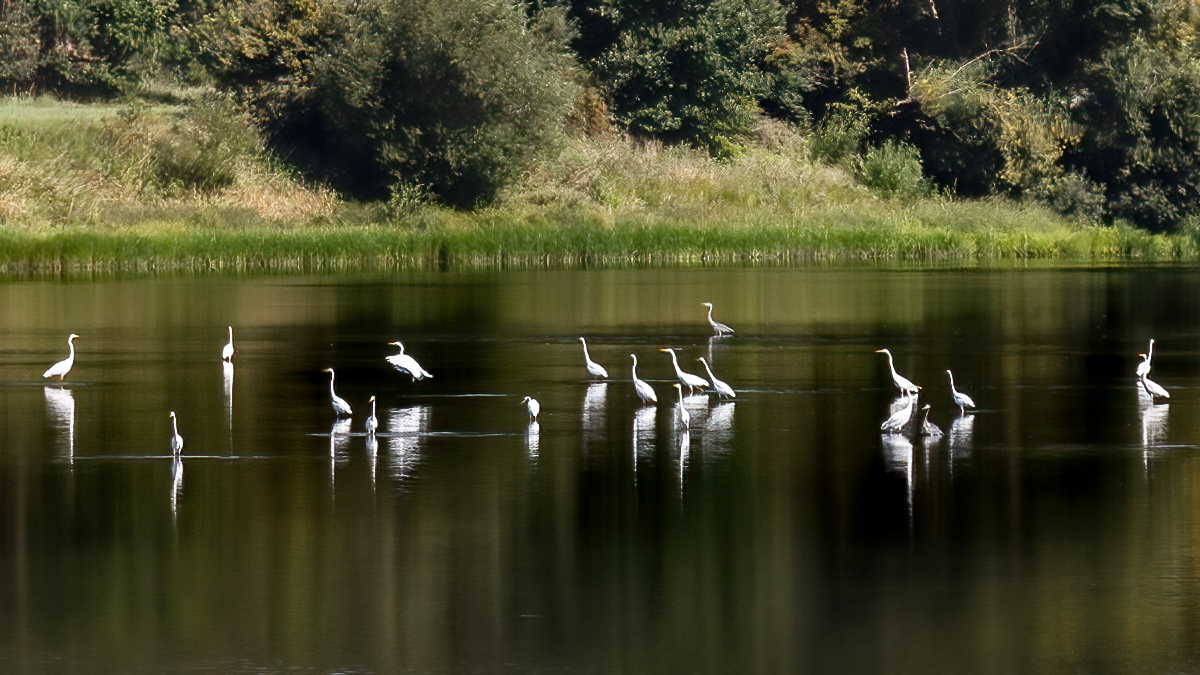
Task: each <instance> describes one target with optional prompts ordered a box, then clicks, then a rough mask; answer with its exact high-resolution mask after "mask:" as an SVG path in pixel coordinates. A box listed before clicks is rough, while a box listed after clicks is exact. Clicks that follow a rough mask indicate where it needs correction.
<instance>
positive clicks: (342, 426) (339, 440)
mask: <svg viewBox="0 0 1200 675" xmlns="http://www.w3.org/2000/svg"><path fill="white" fill-rule="evenodd" d="M349 445H350V418H349V417H346V418H342V419H339V420H337V421H336V422H334V423H333V428H331V429H330V430H329V484H330V486H331V487H332V486H333V480H334V478H335V477H336V475H337V465H338V462H346V461H349V459H350V454H349V452H348V451H347V447H348V446H349Z"/></svg>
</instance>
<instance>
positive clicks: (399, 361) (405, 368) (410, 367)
mask: <svg viewBox="0 0 1200 675" xmlns="http://www.w3.org/2000/svg"><path fill="white" fill-rule="evenodd" d="M388 344H389V345H395V346H397V347H399V348H400V353H399V354H393V355H391V356H385V357H384V358H385V359H386V360H387V362H388V363H390V364H392V367H393V368H395V369H396V370H398V371H400V372H402V373H404V374H406V375H408V376H409V377H411V378H412V379H413V382H416V381H417V380H424V379H425V378H428V377H433V375H430V374H429V373H428V372H427V371H426V370H425V369H424V368H422V367H421V364H419V363H417V360H416V359H414V358H413V357H411V356H409V355H408V354H405V353H404V345H403V344H401V343H400V341H399V340H397V341H395V342H389V343H388Z"/></svg>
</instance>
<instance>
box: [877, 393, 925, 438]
mask: <svg viewBox="0 0 1200 675" xmlns="http://www.w3.org/2000/svg"><path fill="white" fill-rule="evenodd" d="M905 399H907V400H906V401H905V404H904V407H903V408H900V409H899V410H897V411H896V412H894V413H892V416H891V417H889V418H887V420H886V421H885V422H884V423H883V424H882V425H880V427H879V428H880V430H882V431H886V432H888V433H889V434H898V433H900V432H901V431H902V430H903V429H904V427H906V426H908V423H909V422H910V421H912V414H913V403H914V402H916V400H917V397H916V396H914V395H912V394H905Z"/></svg>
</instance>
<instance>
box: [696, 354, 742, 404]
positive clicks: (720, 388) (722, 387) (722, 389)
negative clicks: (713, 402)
mask: <svg viewBox="0 0 1200 675" xmlns="http://www.w3.org/2000/svg"><path fill="white" fill-rule="evenodd" d="M697 360H698V361H699V362H700V363H703V364H704V370H705V371H706V372H708V379H709V380H711V381H712V387H713V389H715V390H716V391H717V396H718V397H720V398H735V397H737V393H736V392H734V391H733V387H731V386H729V385H728V384H725V383H724V382H722V381H721V380H718V379H717V376H716V375H713V371H712V367H711V366H709V365H708V361H706V360H705V359H704V357H703V356H701V357H700V358H699V359H697Z"/></svg>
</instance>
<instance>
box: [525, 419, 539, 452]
mask: <svg viewBox="0 0 1200 675" xmlns="http://www.w3.org/2000/svg"><path fill="white" fill-rule="evenodd" d="M541 435H542V425H541V424H538V421H537V420H530V421H529V426H527V427H525V450H526V451H527V452H528V453H529V458H530V459H534V460H536V459H537V458H538V448H539V446H540V445H541Z"/></svg>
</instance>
